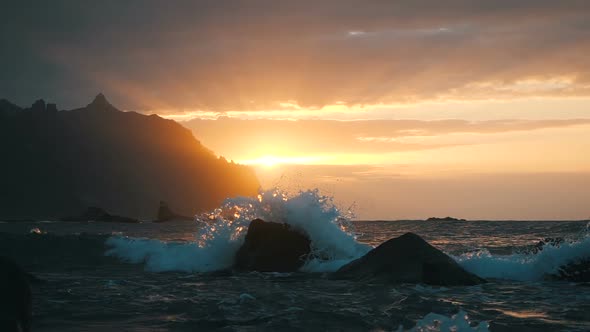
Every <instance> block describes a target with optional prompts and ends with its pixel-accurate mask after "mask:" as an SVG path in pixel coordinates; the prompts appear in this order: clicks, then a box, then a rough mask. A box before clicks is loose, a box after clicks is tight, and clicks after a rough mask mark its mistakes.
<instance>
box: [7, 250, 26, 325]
mask: <svg viewBox="0 0 590 332" xmlns="http://www.w3.org/2000/svg"><path fill="white" fill-rule="evenodd" d="M31 302H32V300H31V287H30V285H29V277H28V275H27V273H25V272H24V271H23V270H22V269H21V268H20V267H19V266H18V265H17V264H16V263H15V262H14V261H12V260H11V259H8V258H6V257H1V256H0V331H6V332H11V331H29V330H30V326H31V311H32V303H31Z"/></svg>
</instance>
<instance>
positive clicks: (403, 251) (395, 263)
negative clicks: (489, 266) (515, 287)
mask: <svg viewBox="0 0 590 332" xmlns="http://www.w3.org/2000/svg"><path fill="white" fill-rule="evenodd" d="M334 276H335V277H336V278H352V279H363V280H365V279H366V280H372V281H382V282H389V283H425V284H430V285H443V286H452V285H477V284H481V283H484V282H485V280H484V279H482V278H480V277H478V276H476V275H474V274H472V273H469V272H467V271H465V270H464V269H463V268H462V267H461V266H459V264H457V262H455V261H454V260H453V259H452V258H451V257H449V256H447V255H446V254H444V253H443V252H442V251H440V250H438V249H436V248H434V247H433V246H431V245H430V244H428V243H427V242H426V241H424V240H423V239H422V238H421V237H419V236H418V235H416V234H413V233H406V234H404V235H402V236H400V237H397V238H393V239H390V240H388V241H386V242H384V243H382V244H381V245H380V246H378V247H377V248H375V249H373V250H371V251H369V252H368V253H367V254H366V255H364V256H363V257H361V258H359V259H357V260H354V261H352V262H350V263H348V264H346V265H344V266H343V267H341V268H340V269H339V270H338V271H336V272H335V274H334Z"/></svg>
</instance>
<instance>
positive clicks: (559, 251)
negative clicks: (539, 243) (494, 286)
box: [455, 232, 590, 281]
mask: <svg viewBox="0 0 590 332" xmlns="http://www.w3.org/2000/svg"><path fill="white" fill-rule="evenodd" d="M589 257H590V236H589V235H588V233H587V232H585V233H583V234H581V235H580V238H579V239H576V240H575V241H570V242H564V243H561V244H559V245H558V246H552V245H545V246H544V247H543V250H541V251H539V252H537V253H535V254H530V253H516V254H512V255H507V256H494V255H492V254H490V252H489V251H488V250H482V251H479V252H477V253H466V254H463V255H461V256H459V257H455V260H457V261H458V262H459V264H461V266H463V268H465V269H466V270H468V271H470V272H472V273H475V274H476V275H478V276H480V277H483V278H498V279H510V280H518V281H540V280H543V279H544V278H545V277H546V276H548V275H555V274H556V273H557V272H558V271H559V269H560V268H561V267H562V266H564V265H567V264H569V263H575V262H579V261H582V260H585V259H588V258H589Z"/></svg>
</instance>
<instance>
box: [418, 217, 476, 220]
mask: <svg viewBox="0 0 590 332" xmlns="http://www.w3.org/2000/svg"><path fill="white" fill-rule="evenodd" d="M426 221H467V219H459V218H453V217H444V218H439V217H430V218H428V219H426Z"/></svg>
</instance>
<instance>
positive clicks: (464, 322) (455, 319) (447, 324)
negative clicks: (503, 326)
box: [398, 311, 490, 332]
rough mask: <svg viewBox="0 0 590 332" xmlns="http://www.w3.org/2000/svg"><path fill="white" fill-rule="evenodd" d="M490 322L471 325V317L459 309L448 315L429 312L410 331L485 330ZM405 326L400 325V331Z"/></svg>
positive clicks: (480, 331) (478, 331) (483, 331)
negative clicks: (455, 312)
mask: <svg viewBox="0 0 590 332" xmlns="http://www.w3.org/2000/svg"><path fill="white" fill-rule="evenodd" d="M489 325H490V324H488V322H480V323H479V324H477V325H476V326H471V322H470V321H469V317H468V316H467V314H466V313H465V312H464V311H459V312H458V313H457V314H455V315H453V316H451V317H447V316H444V315H440V314H436V313H432V312H431V313H429V314H428V315H426V316H424V318H422V319H421V320H419V321H418V322H417V323H416V326H414V327H413V328H412V329H410V330H408V331H412V332H430V331H432V332H434V331H441V332H442V331H457V332H463V331H465V332H467V331H477V332H485V331H489ZM403 331H404V329H403V327H401V326H400V327H399V329H398V332H403Z"/></svg>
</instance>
